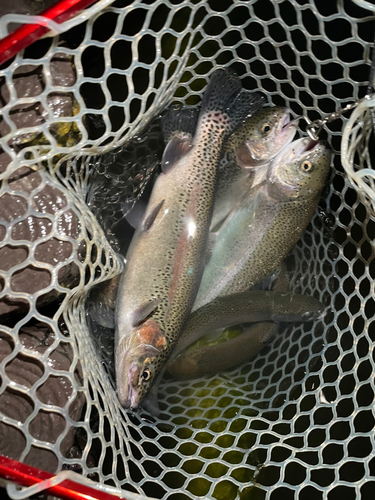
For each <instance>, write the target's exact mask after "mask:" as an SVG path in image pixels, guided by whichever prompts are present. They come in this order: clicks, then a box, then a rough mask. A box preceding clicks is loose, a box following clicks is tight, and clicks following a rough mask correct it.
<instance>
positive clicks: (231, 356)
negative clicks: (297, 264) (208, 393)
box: [167, 291, 325, 379]
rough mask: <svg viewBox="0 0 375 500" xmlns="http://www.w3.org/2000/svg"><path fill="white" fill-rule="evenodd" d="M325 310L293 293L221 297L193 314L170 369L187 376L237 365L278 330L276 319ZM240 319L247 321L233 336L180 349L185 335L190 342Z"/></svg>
mask: <svg viewBox="0 0 375 500" xmlns="http://www.w3.org/2000/svg"><path fill="white" fill-rule="evenodd" d="M248 298H251V299H250V300H249V303H248V304H246V302H247V300H246V299H248ZM227 308H228V310H227ZM324 310H325V308H324V306H323V304H322V303H321V302H319V301H318V300H317V299H315V298H314V297H307V296H304V295H294V294H292V293H280V292H260V291H255V292H242V293H239V294H233V295H227V296H226V297H219V298H218V299H215V300H214V301H213V302H211V303H210V304H207V305H206V306H203V307H202V308H201V309H198V310H197V311H195V312H194V313H192V314H191V316H190V318H189V321H188V322H187V324H186V328H185V330H184V333H183V337H181V342H180V343H179V344H178V345H177V347H176V349H175V351H174V353H175V352H180V354H178V355H177V356H174V357H173V359H171V361H170V363H168V368H167V370H168V372H169V373H170V374H171V375H173V376H174V377H177V378H183V379H186V378H192V377H199V376H203V375H207V374H214V373H217V372H219V371H223V370H226V369H229V368H233V367H234V366H237V365H239V364H241V363H243V362H244V361H246V360H247V359H249V358H250V357H252V356H253V355H255V354H256V353H257V352H258V351H259V350H260V349H262V347H264V345H265V343H266V342H267V340H268V339H269V338H270V337H271V336H272V335H273V334H274V333H275V331H276V330H277V325H275V323H277V322H306V321H314V320H316V319H318V318H320V317H322V315H323V314H324ZM228 312H229V315H228ZM250 322H254V324H251V325H249V324H248V323H250ZM271 322H272V323H271ZM239 323H246V324H244V325H243V332H242V333H240V334H239V335H238V336H237V337H235V338H233V339H230V340H227V341H226V342H223V343H216V344H215V345H202V346H199V347H196V348H194V346H191V348H189V347H188V348H187V349H186V350H185V351H183V352H181V351H180V349H181V348H183V347H184V339H186V340H187V342H188V343H189V344H190V342H191V341H192V339H194V337H196V338H200V337H201V336H202V335H205V334H207V333H209V332H210V331H212V330H214V329H215V327H217V326H220V327H225V328H226V327H229V326H233V325H235V324H239Z"/></svg>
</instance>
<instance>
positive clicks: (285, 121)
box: [211, 106, 298, 230]
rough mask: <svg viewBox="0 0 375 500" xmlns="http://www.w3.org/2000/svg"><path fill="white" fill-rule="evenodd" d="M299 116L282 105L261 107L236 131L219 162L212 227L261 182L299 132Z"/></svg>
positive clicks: (214, 227)
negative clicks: (293, 118)
mask: <svg viewBox="0 0 375 500" xmlns="http://www.w3.org/2000/svg"><path fill="white" fill-rule="evenodd" d="M297 126H298V119H296V120H291V119H290V110H289V109H287V108H282V107H278V106H272V107H267V108H262V109H260V110H259V111H258V112H257V113H255V115H253V116H252V117H250V118H249V119H247V120H246V121H245V122H244V123H243V124H242V125H241V126H240V127H239V128H238V130H237V131H236V132H235V133H234V134H232V136H231V137H230V139H229V140H228V142H227V143H226V145H225V147H224V154H223V157H222V159H221V160H220V164H219V181H218V185H217V189H216V193H215V205H214V212H213V215H212V221H211V230H215V229H216V228H217V226H218V225H219V224H220V223H221V222H222V221H223V220H224V219H225V217H226V216H227V215H228V214H229V213H230V211H231V210H232V209H233V208H234V207H235V205H236V204H237V203H238V199H239V198H240V197H241V195H243V194H244V193H246V192H249V191H250V190H251V188H252V187H253V186H255V185H256V184H257V183H259V182H261V181H262V179H263V177H264V175H265V173H266V171H267V167H268V164H269V162H270V161H271V160H272V159H273V158H274V157H275V156H276V155H277V154H278V153H279V152H280V151H281V150H282V149H283V148H284V147H285V146H287V145H288V144H290V143H291V142H292V140H293V138H294V136H295V134H296V129H297Z"/></svg>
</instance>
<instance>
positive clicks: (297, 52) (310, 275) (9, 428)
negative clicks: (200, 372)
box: [0, 0, 375, 500]
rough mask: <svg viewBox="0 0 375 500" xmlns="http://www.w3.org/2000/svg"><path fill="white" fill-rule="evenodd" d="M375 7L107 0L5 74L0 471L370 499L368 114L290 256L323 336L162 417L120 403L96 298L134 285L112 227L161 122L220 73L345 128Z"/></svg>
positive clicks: (190, 385)
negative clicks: (88, 306) (24, 468)
mask: <svg viewBox="0 0 375 500" xmlns="http://www.w3.org/2000/svg"><path fill="white" fill-rule="evenodd" d="M374 10H375V9H374V5H373V4H371V3H369V2H364V1H359V0H357V1H354V0H340V1H330V2H327V1H325V0H289V1H276V0H275V1H273V2H271V1H269V0H258V1H238V0H212V1H211V0H209V1H207V0H206V1H201V0H194V1H181V0H174V1H172V0H163V1H159V0H155V1H153V0H147V1H146V0H144V1H142V2H141V1H133V2H131V1H130V0H116V1H115V2H112V3H109V2H104V1H99V2H97V4H95V10H94V11H90V15H87V16H86V17H85V16H83V17H82V19H79V23H78V24H76V25H75V26H74V25H73V26H70V27H69V29H67V30H66V31H64V29H63V28H62V29H61V31H62V32H61V33H60V34H58V35H56V36H47V37H44V38H42V39H40V40H38V41H36V42H35V43H34V44H33V45H32V46H30V47H28V48H26V49H25V50H24V51H23V52H21V53H19V54H17V55H16V56H15V57H13V58H12V59H11V60H9V61H7V62H5V63H4V64H3V65H2V66H1V68H0V116H1V118H0V136H1V150H0V176H1V190H0V219H1V220H0V290H1V293H0V323H1V328H0V414H1V418H0V454H3V455H7V456H10V457H12V458H14V459H17V460H20V461H21V462H24V463H27V464H31V465H33V466H35V467H40V468H42V469H45V470H48V471H50V472H53V473H55V472H56V473H57V472H58V471H61V470H62V469H68V470H73V471H75V472H78V473H80V474H82V475H83V476H86V477H89V478H91V479H93V480H94V481H99V482H101V483H103V484H106V485H112V486H114V487H116V488H121V489H124V490H128V491H132V492H138V493H142V494H144V495H146V496H148V497H155V498H160V499H167V498H168V499H174V500H182V499H195V498H200V497H204V498H215V499H218V500H220V499H225V500H234V499H241V500H250V499H267V500H270V499H272V500H277V499H282V500H289V499H296V500H297V499H298V500H307V499H321V498H327V495H328V498H330V499H337V498H345V499H353V500H354V499H355V498H362V499H366V498H372V495H371V492H372V493H373V492H374V491H375V479H373V477H374V476H375V459H374V458H373V454H374V448H375V442H374V422H375V419H374V410H373V407H374V391H375V387H374V369H375V364H374V355H373V346H372V343H373V340H374V337H375V323H374V321H373V316H374V311H375V302H374V287H373V280H374V278H375V265H374V260H373V256H374V245H373V239H374V235H375V219H374V196H373V193H374V191H373V176H372V166H371V152H370V145H371V142H370V141H371V133H372V130H373V124H372V117H371V107H372V106H373V105H374V102H373V101H371V98H368V99H367V100H365V101H363V102H364V104H363V105H362V107H358V108H356V109H355V110H354V111H352V115H350V113H349V114H345V115H341V114H340V113H338V116H337V117H336V119H335V120H333V121H330V122H327V123H326V125H325V126H324V127H323V128H322V130H320V131H319V137H320V138H321V139H326V140H327V141H328V143H329V145H330V146H331V148H332V149H333V151H334V153H335V155H334V157H333V161H332V171H331V176H330V179H329V182H328V184H327V189H326V190H325V192H324V194H323V197H322V200H321V202H320V204H319V207H318V209H317V211H316V213H315V215H314V217H313V219H312V221H311V224H310V225H309V226H308V228H307V230H306V232H305V233H304V235H303V237H302V239H301V240H300V241H299V242H298V243H297V245H296V246H295V247H294V249H293V250H292V254H291V258H292V259H293V275H292V282H291V290H292V291H294V292H297V293H303V294H307V295H313V296H314V297H316V298H318V299H320V300H321V301H322V302H323V303H324V304H325V305H326V306H327V307H328V308H329V311H328V313H327V315H326V316H325V317H324V318H323V319H322V320H319V321H316V322H314V323H313V324H311V323H309V324H307V325H303V326H293V327H290V326H289V327H287V328H285V329H283V330H281V331H280V332H279V333H278V335H276V337H275V339H274V340H273V341H272V342H271V343H270V344H269V345H268V346H267V347H266V348H264V349H263V350H262V351H261V353H260V354H258V355H257V356H256V357H255V358H254V359H253V360H251V361H250V362H248V363H245V364H244V365H242V366H240V367H238V368H236V369H234V370H231V371H228V372H224V373H221V374H219V375H216V376H213V377H210V378H207V377H206V378H202V379H199V380H194V381H187V382H172V381H170V380H169V381H168V382H165V383H163V384H162V385H161V388H160V392H159V399H160V406H161V414H160V416H159V417H158V418H156V417H151V416H150V415H149V414H148V413H147V412H145V411H141V412H140V413H137V414H135V413H132V412H126V411H124V410H123V409H122V408H121V407H120V405H119V403H118V400H117V396H116V392H115V388H114V382H113V375H112V367H111V366H110V363H106V362H105V359H103V355H102V354H103V352H102V351H104V350H105V349H104V347H103V346H102V345H101V340H100V339H99V341H98V338H94V337H93V336H92V335H91V333H90V332H89V329H88V326H87V318H86V312H85V301H86V298H87V296H88V294H89V293H90V290H92V288H93V286H94V285H95V284H98V283H100V282H101V281H104V280H107V279H109V278H111V277H113V276H115V275H116V274H118V273H120V272H121V271H122V270H123V262H122V260H121V259H120V257H119V255H118V253H117V247H116V241H115V239H114V238H112V235H113V227H114V224H116V223H118V221H119V220H120V219H121V214H119V212H118V211H117V210H118V208H119V207H120V208H121V203H122V202H130V203H131V202H133V201H134V200H135V199H136V198H137V197H138V196H139V194H140V193H141V192H142V190H143V189H144V187H145V185H146V183H147V181H148V180H149V179H150V177H151V175H152V173H153V171H154V170H155V169H156V168H157V165H158V159H159V158H160V153H161V151H162V143H161V136H160V129H159V128H158V127H159V125H158V121H157V117H158V115H159V114H160V113H161V112H162V111H163V110H164V109H165V108H166V107H167V106H169V105H170V104H171V103H172V102H178V103H181V104H183V105H194V104H197V103H199V101H200V99H201V95H202V90H203V89H204V88H205V86H206V84H207V82H208V80H209V77H210V75H211V73H212V72H213V71H214V70H215V69H216V68H218V67H230V68H231V69H232V70H234V71H235V72H236V73H237V74H238V75H239V76H240V77H241V79H242V83H243V86H244V88H246V89H249V90H255V89H259V90H261V91H262V92H263V93H264V94H265V96H266V98H267V100H268V103H269V104H274V105H282V106H287V107H289V108H291V110H292V111H293V113H294V114H295V116H300V115H301V116H303V117H305V118H306V119H307V121H308V122H314V121H315V120H319V119H321V118H322V117H324V116H326V115H328V114H330V113H333V112H335V111H338V110H340V109H342V108H343V107H344V106H346V105H347V104H349V103H353V102H354V101H356V100H357V99H360V98H363V97H364V96H365V95H366V93H367V87H368V83H369V73H370V65H371V61H370V55H371V52H370V48H371V43H372V41H373V38H374V29H375V22H374ZM0 13H1V12H0ZM12 22H14V20H13V21H12ZM22 22H24V21H22ZM4 25H6V23H5V24H4ZM1 29H2V30H3V31H4V29H5V28H4V26H2V27H1ZM4 35H5V33H3V34H2V36H4ZM354 113H356V114H355V115H354ZM351 117H352V118H351ZM349 119H351V122H349V126H348V120H349ZM301 125H302V126H304V123H303V120H301ZM345 126H346V128H345ZM343 134H344V135H343ZM342 143H343V144H342ZM342 145H343V152H344V156H343V157H342V156H340V149H341V147H342ZM140 160H141V161H140ZM343 165H344V166H343ZM344 167H345V169H344ZM365 169H366V170H365ZM109 173H110V178H111V179H114V178H116V179H118V186H119V189H118V191H117V192H115V193H112V194H111V196H112V198H110V197H109V195H108V198H107V199H106V196H105V193H107V192H106V191H105V185H106V182H107V180H108V178H109V177H108V175H109ZM107 174H108V175H107ZM101 186H104V187H103V188H101ZM120 188H121V189H120ZM101 189H103V192H102V194H103V193H104V195H102V198H101V202H100V204H99V202H98V201H96V202H95V203H91V205H90V203H89V202H90V200H92V199H93V198H90V196H91V197H92V196H94V195H93V193H94V194H95V196H96V197H95V196H94V198H95V200H98V199H99V198H100V193H101ZM98 207H99V208H100V210H99V209H98Z"/></svg>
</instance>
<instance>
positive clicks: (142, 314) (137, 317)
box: [132, 298, 161, 327]
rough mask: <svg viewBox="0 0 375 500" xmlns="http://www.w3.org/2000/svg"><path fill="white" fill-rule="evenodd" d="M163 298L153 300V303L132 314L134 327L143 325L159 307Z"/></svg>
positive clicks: (139, 308)
mask: <svg viewBox="0 0 375 500" xmlns="http://www.w3.org/2000/svg"><path fill="white" fill-rule="evenodd" d="M160 302H161V298H157V299H153V300H151V301H148V302H145V303H144V304H141V305H140V306H139V307H137V309H135V311H133V314H132V326H133V327H136V326H139V325H140V324H141V323H143V322H144V321H145V320H146V319H147V318H148V317H149V316H150V314H151V313H152V312H154V311H155V309H156V308H157V307H158V305H159V304H160Z"/></svg>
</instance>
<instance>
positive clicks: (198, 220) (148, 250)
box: [115, 70, 263, 409]
mask: <svg viewBox="0 0 375 500" xmlns="http://www.w3.org/2000/svg"><path fill="white" fill-rule="evenodd" d="M262 105H263V98H261V97H260V96H259V94H258V95H257V94H250V93H248V92H245V91H243V90H242V87H241V83H240V81H239V79H238V78H237V77H234V76H233V75H231V74H230V73H229V72H228V71H226V70H217V71H216V72H214V73H213V75H212V77H211V80H210V82H209V85H208V87H207V90H206V92H205V94H204V96H203V100H202V109H201V113H200V116H199V121H198V126H197V132H196V134H195V137H194V141H193V144H192V146H191V148H190V149H189V151H188V152H186V149H185V150H184V151H185V153H186V154H185V156H183V157H182V158H181V159H180V160H179V161H177V163H176V164H175V165H174V166H173V168H170V165H168V169H167V173H165V174H164V173H163V174H161V175H160V176H159V177H158V179H157V181H156V183H155V185H154V188H153V191H152V194H151V198H150V201H149V204H148V208H147V211H146V215H145V217H146V219H147V220H150V219H149V216H150V213H152V212H153V211H154V210H155V207H157V206H158V205H159V204H160V203H161V201H163V200H164V201H163V205H162V208H161V209H160V210H159V212H158V214H157V215H156V217H155V218H153V222H152V225H151V226H150V227H148V228H147V230H146V231H145V230H144V229H142V228H139V229H137V230H136V233H135V235H134V237H133V240H132V243H131V245H130V248H129V251H128V254H127V261H128V265H127V268H126V271H125V273H124V275H123V277H122V280H121V282H120V287H119V294H118V298H117V303H116V330H115V339H116V340H115V342H116V347H115V352H116V355H115V358H116V359H115V364H116V379H117V391H118V397H119V400H120V403H121V404H122V406H124V407H126V408H132V409H136V408H137V407H138V406H139V405H140V404H142V402H143V400H144V398H145V397H146V396H147V394H148V393H149V392H150V390H151V389H152V385H153V383H154V381H155V380H156V379H157V377H158V374H159V373H160V371H161V370H162V369H163V367H164V365H165V363H166V361H167V359H168V357H169V355H170V352H171V351H172V349H173V347H174V344H175V342H176V340H177V338H178V336H179V335H180V333H181V331H182V329H183V326H184V323H185V321H186V318H187V316H188V314H189V312H190V310H191V307H192V304H193V302H194V299H195V295H196V293H197V290H198V286H199V282H200V279H201V276H202V272H203V259H202V255H204V253H205V248H206V245H207V239H208V230H209V225H210V220H211V216H212V207H213V198H214V191H215V187H216V182H217V170H218V169H217V165H218V162H219V158H220V151H221V149H222V146H223V144H224V142H225V140H227V138H228V136H229V135H230V134H231V133H233V131H234V130H235V129H236V128H237V127H238V126H239V124H240V123H241V122H242V121H243V120H244V119H246V118H247V117H248V116H250V115H251V114H252V113H253V112H256V111H257V110H258V109H259V108H260V107H261V106H262ZM182 149H184V148H182ZM174 158H175V159H176V155H175V151H174ZM153 301H155V304H156V305H155V309H154V310H153V311H152V312H151V313H150V314H149V316H148V317H147V318H146V319H145V321H143V322H142V323H141V324H139V325H135V326H134V324H133V319H134V311H136V310H139V308H140V307H141V308H142V307H143V306H144V304H147V303H149V302H153Z"/></svg>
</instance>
